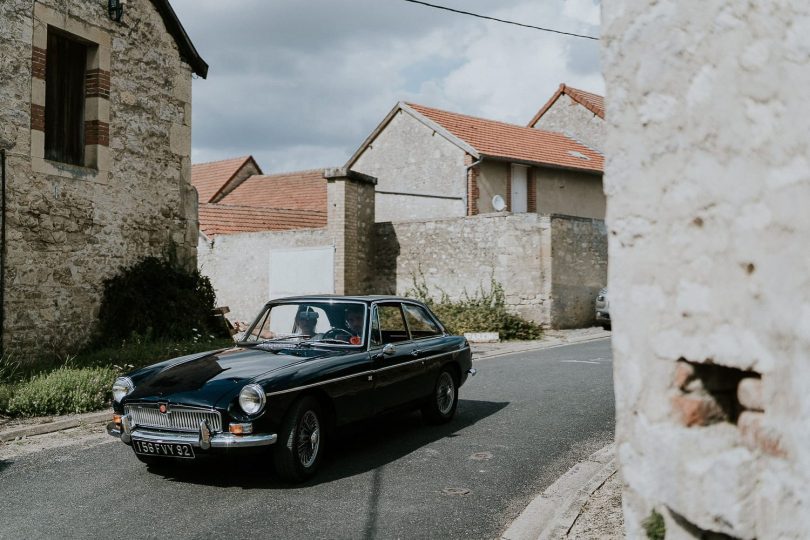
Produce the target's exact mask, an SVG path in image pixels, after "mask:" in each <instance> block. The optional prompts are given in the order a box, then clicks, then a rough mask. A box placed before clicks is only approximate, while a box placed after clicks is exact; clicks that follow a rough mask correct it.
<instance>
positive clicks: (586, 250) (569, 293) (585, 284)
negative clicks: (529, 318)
mask: <svg viewBox="0 0 810 540" xmlns="http://www.w3.org/2000/svg"><path fill="white" fill-rule="evenodd" d="M607 267H608V260H607V234H606V230H605V222H604V221H602V220H599V219H587V218H576V217H571V216H558V215H552V216H551V276H552V277H551V320H552V321H553V322H554V326H555V327H556V328H581V327H583V326H590V325H591V324H593V323H594V318H595V317H594V316H595V309H596V308H595V301H596V295H597V294H598V292H599V289H601V288H602V287H604V286H605V285H606V284H607Z"/></svg>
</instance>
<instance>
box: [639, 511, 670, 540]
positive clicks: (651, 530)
mask: <svg viewBox="0 0 810 540" xmlns="http://www.w3.org/2000/svg"><path fill="white" fill-rule="evenodd" d="M641 526H642V527H644V532H646V533H647V538H649V539H650V540H664V538H665V537H666V535H667V526H666V523H664V516H662V515H661V514H659V513H658V512H656V511H655V510H653V511H652V512H650V515H649V516H647V519H645V520H644V521H642V522H641Z"/></svg>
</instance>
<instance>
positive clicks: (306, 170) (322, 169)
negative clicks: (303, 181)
mask: <svg viewBox="0 0 810 540" xmlns="http://www.w3.org/2000/svg"><path fill="white" fill-rule="evenodd" d="M328 168H329V167H323V168H320V167H319V168H317V169H303V170H300V171H289V172H281V173H272V174H252V175H250V176H249V177H248V178H247V180H249V179H251V178H255V177H257V176H261V177H265V178H278V177H281V176H297V175H303V174H308V173H317V172H319V173H323V172H324V171H325V170H326V169H328Z"/></svg>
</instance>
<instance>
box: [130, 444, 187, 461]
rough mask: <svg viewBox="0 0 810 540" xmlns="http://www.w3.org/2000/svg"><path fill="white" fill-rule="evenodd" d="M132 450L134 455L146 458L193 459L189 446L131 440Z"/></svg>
mask: <svg viewBox="0 0 810 540" xmlns="http://www.w3.org/2000/svg"><path fill="white" fill-rule="evenodd" d="M132 448H133V449H134V450H135V453H136V454H143V455H147V456H167V457H177V458H194V449H193V448H192V447H191V445H190V444H181V443H159V442H147V441H140V440H138V439H133V440H132Z"/></svg>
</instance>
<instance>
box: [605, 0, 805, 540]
mask: <svg viewBox="0 0 810 540" xmlns="http://www.w3.org/2000/svg"><path fill="white" fill-rule="evenodd" d="M602 15H603V16H602V24H603V34H602V38H603V67H604V74H605V79H606V86H607V96H606V98H607V119H608V123H607V126H608V129H607V138H606V146H605V153H606V156H607V166H606V174H605V190H606V193H607V196H608V208H607V224H608V229H609V253H610V271H609V287H610V300H611V312H612V317H613V329H614V335H613V350H614V362H615V368H614V369H615V374H614V381H615V391H616V407H617V429H616V439H617V441H616V442H617V450H618V457H619V461H620V466H621V474H622V477H623V481H624V497H623V506H624V514H625V524H626V525H625V526H626V528H627V534H628V536H629V537H631V538H643V537H644V531H643V528H642V525H641V523H642V521H643V520H644V519H645V518H646V517H648V516H649V515H650V513H651V511H652V510H653V509H655V510H657V511H658V512H661V513H662V514H663V515H664V516H665V518H666V522H667V538H684V537H689V538H692V537H694V536H693V535H700V534H702V533H704V532H707V531H713V532H719V533H725V534H728V535H731V536H734V537H740V538H755V537H756V538H806V537H807V535H808V532H809V531H810V429H808V418H810V392H808V391H807V386H808V383H810V362H808V358H810V249H808V245H810V244H808V238H810V213H808V212H807V209H806V206H807V204H808V202H810V166H808V155H810V151H809V150H810V148H809V147H808V145H810V139H808V137H807V121H806V119H807V118H810V101H809V100H808V99H807V96H806V93H807V88H808V85H810V41H808V35H810V4H808V3H807V2H804V1H777V2H770V1H769V2H764V1H755V2H738V1H736V0H712V1H709V2H706V1H704V0H660V1H657V2H652V1H650V0H606V1H605V2H603V4H602ZM760 376H761V378H760ZM741 378H742V381H741V380H740V379H741ZM729 406H731V408H729ZM729 411H731V413H729Z"/></svg>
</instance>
